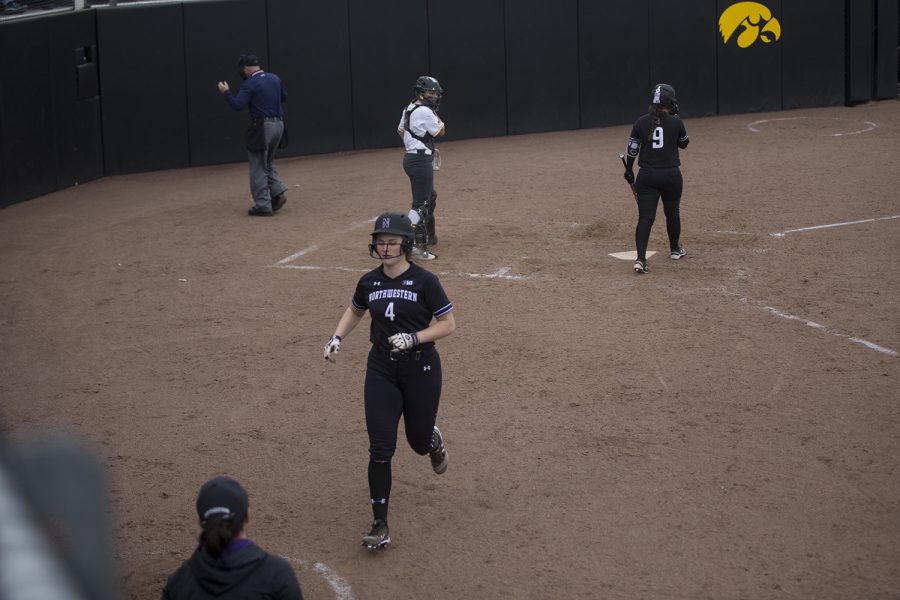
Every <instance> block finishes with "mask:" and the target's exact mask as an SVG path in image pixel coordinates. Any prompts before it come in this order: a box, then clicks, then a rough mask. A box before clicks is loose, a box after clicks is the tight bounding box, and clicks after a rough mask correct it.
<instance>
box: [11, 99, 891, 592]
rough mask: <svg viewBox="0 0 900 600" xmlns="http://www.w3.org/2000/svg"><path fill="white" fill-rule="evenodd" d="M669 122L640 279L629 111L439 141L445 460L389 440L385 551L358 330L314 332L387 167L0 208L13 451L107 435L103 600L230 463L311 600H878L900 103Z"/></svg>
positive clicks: (347, 267) (239, 169)
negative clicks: (571, 124)
mask: <svg viewBox="0 0 900 600" xmlns="http://www.w3.org/2000/svg"><path fill="white" fill-rule="evenodd" d="M636 116H637V115H636ZM448 126H449V127H452V123H450V124H448ZM686 127H687V130H688V133H689V134H690V137H691V144H690V147H689V148H688V149H687V150H686V151H683V152H682V161H683V166H682V171H683V174H684V179H685V191H684V197H683V201H682V219H683V237H682V240H683V243H684V245H685V247H686V249H687V253H688V254H687V256H686V257H685V258H684V259H683V260H681V261H677V262H676V261H671V260H669V258H668V255H667V254H666V253H665V250H666V249H667V247H668V245H667V241H666V237H665V221H664V218H663V216H662V208H661V207H660V210H659V214H658V216H657V221H656V224H655V226H654V228H653V234H652V237H651V243H650V249H651V250H657V251H661V252H662V253H661V254H657V255H656V256H654V257H653V258H651V259H650V266H651V272H650V273H649V274H647V275H642V276H638V275H635V274H634V273H633V272H632V270H631V262H630V261H623V260H618V259H615V258H612V257H611V256H609V255H610V253H614V252H623V251H628V250H633V249H634V226H635V222H636V219H637V210H636V207H635V205H634V201H633V199H632V197H631V194H630V192H629V191H628V188H627V186H626V184H625V182H624V181H623V180H622V168H621V163H620V162H619V159H618V154H619V153H620V152H622V151H623V149H624V147H625V144H626V141H627V138H628V133H629V131H630V127H624V126H623V127H611V128H605V129H593V130H581V131H571V132H558V133H547V134H539V135H523V136H514V137H504V138H496V139H481V140H467V141H458V142H448V143H445V144H443V145H442V146H441V149H442V156H443V167H442V169H441V171H440V172H438V173H437V174H436V184H435V185H436V189H437V190H438V193H439V194H440V197H439V200H438V209H437V215H438V221H437V226H438V235H439V237H440V245H439V246H437V248H436V249H435V251H436V252H437V254H438V256H439V258H438V260H436V261H434V262H431V263H428V264H427V265H426V268H429V269H431V270H433V271H435V272H437V273H439V274H440V276H441V280H442V282H443V284H444V287H445V289H446V291H447V293H448V295H449V297H450V299H451V300H452V302H453V303H454V306H455V315H456V320H457V324H458V329H457V331H456V333H454V335H452V336H450V337H448V338H446V339H444V340H442V341H440V342H439V343H438V347H439V349H440V351H441V356H442V359H443V364H444V390H443V396H442V401H441V410H440V415H439V419H438V423H439V425H440V426H441V428H442V430H443V432H444V434H445V439H446V442H447V446H448V448H449V451H450V468H449V470H448V471H447V473H446V474H445V475H443V476H436V475H434V474H433V473H432V472H431V469H430V465H429V462H428V459H427V458H423V457H419V456H417V455H415V454H414V453H413V452H412V451H411V450H410V449H409V448H407V447H406V446H402V445H401V446H400V447H399V448H398V452H397V456H396V457H395V459H394V465H393V472H394V485H393V492H392V498H391V500H392V501H391V519H390V522H391V536H392V538H393V543H392V545H391V546H390V548H389V549H387V550H386V551H383V552H379V553H370V552H368V551H365V550H364V549H363V548H362V547H361V546H360V538H361V536H362V534H363V533H364V532H365V531H366V530H367V529H368V526H369V524H370V519H371V512H370V508H369V502H368V488H367V482H366V464H367V460H368V459H367V438H366V431H365V423H364V419H363V407H362V382H363V376H364V371H365V356H366V352H367V351H368V347H369V344H368V342H367V338H368V336H367V334H366V332H367V329H368V327H367V325H368V318H366V319H365V320H364V322H363V323H362V324H361V326H360V328H358V329H357V331H356V332H354V333H353V335H351V336H348V338H347V339H346V340H345V341H344V347H343V349H342V351H341V354H340V356H339V358H338V362H337V363H336V364H330V363H327V362H326V361H324V360H323V359H322V353H321V348H322V345H323V344H324V343H325V341H326V340H327V339H328V337H329V336H330V335H331V333H332V332H333V330H334V327H335V324H336V323H337V320H338V318H339V317H340V315H341V312H342V311H343V310H344V308H345V307H346V306H347V304H348V303H349V300H350V296H351V294H352V291H353V289H354V286H355V284H356V281H357V279H358V277H359V276H360V275H361V274H362V273H363V272H365V271H366V270H368V269H371V268H373V267H374V266H376V263H375V261H374V260H372V259H371V258H369V257H368V256H367V253H366V244H367V243H368V233H369V230H370V228H371V220H372V219H373V218H374V217H375V215H377V214H378V213H380V212H382V211H384V210H404V211H405V210H407V209H408V207H409V186H408V180H407V178H406V176H405V175H404V173H403V170H402V167H401V158H402V156H401V150H399V149H388V150H380V151H371V152H356V153H345V154H337V155H328V156H310V157H303V158H294V159H284V160H280V161H279V162H278V166H279V169H280V171H281V174H282V177H283V179H284V180H285V182H286V183H287V184H288V185H289V186H290V191H289V194H288V203H287V205H286V206H285V207H284V209H283V210H282V211H281V212H280V213H279V214H278V215H276V216H275V217H274V218H271V219H260V218H250V217H248V216H247V215H246V209H247V208H248V207H249V199H248V198H249V194H248V192H247V167H246V165H245V164H233V165H223V166H216V167H206V168H195V169H190V170H177V171H168V172H156V173H144V174H137V175H129V176H119V177H107V178H104V179H102V180H99V181H94V182H91V183H88V184H85V185H80V186H77V187H74V188H71V189H67V190H64V191H60V192H58V193H54V194H51V195H48V196H45V197H42V198H38V199H35V200H32V201H29V202H25V203H21V204H17V205H14V206H11V207H8V208H6V209H4V210H2V211H0V252H2V258H3V260H2V261H0V290H2V294H3V303H2V319H0V338H2V342H0V354H2V358H0V375H2V377H0V407H2V408H0V419H2V421H3V426H2V427H3V432H4V433H5V434H6V435H7V436H9V437H13V438H15V436H17V435H31V436H34V435H40V432H42V431H46V430H52V429H57V428H64V429H69V430H74V431H76V432H78V433H79V434H80V435H82V436H83V437H84V438H86V439H87V440H88V441H89V442H90V443H91V444H92V446H93V447H95V448H96V451H97V455H98V457H99V459H100V461H101V462H102V464H103V465H104V466H105V468H106V470H107V473H108V475H109V481H110V488H111V490H110V494H109V495H110V504H111V506H112V513H111V514H112V520H113V527H114V531H115V536H116V544H117V546H116V554H117V555H118V557H119V561H120V562H119V565H118V567H119V570H120V571H121V573H122V577H123V588H124V595H125V596H126V597H128V598H141V599H143V598H158V597H159V593H160V590H161V587H162V585H163V583H164V581H165V578H166V576H167V574H168V573H170V572H171V571H173V570H174V569H175V568H176V567H177V566H178V564H179V563H180V562H181V560H183V559H184V558H186V557H187V556H188V555H189V554H190V552H191V551H192V549H193V547H194V544H195V540H196V534H197V527H196V515H195V513H194V508H193V506H194V500H195V497H196V493H197V490H198V488H199V486H200V484H201V483H202V482H203V481H205V480H206V479H208V478H210V477H212V476H214V475H216V474H220V473H228V474H230V475H232V476H234V477H235V478H237V479H238V480H239V481H241V482H242V483H244V484H245V486H246V487H247V488H248V490H249V491H250V495H251V522H250V526H249V530H248V531H249V533H250V536H251V537H252V538H253V539H254V540H255V541H257V542H258V543H259V544H260V545H262V546H263V547H264V548H266V549H268V550H270V551H272V552H276V553H278V554H281V555H283V556H285V557H287V558H288V560H290V561H291V563H292V565H293V566H294V567H295V569H296V571H297V574H298V576H299V578H300V581H301V584H302V586H303V588H304V592H305V596H306V597H307V598H308V599H318V598H329V599H331V598H339V599H342V600H347V599H358V600H374V599H387V598H390V599H400V600H405V599H413V598H422V597H428V598H533V599H536V598H613V599H615V598H623V599H624V598H648V599H651V598H692V599H693V598H709V599H716V600H727V599H742V598H753V599H766V598H817V599H819V600H824V599H832V598H833V599H838V598H841V599H845V598H867V599H878V598H898V590H900V518H898V515H900V451H898V449H900V443H898V442H900V403H898V399H900V394H898V388H900V356H898V355H897V352H898V351H900V310H898V309H900V300H898V299H900V261H898V260H897V257H898V256H900V218H898V216H900V194H898V188H900V159H898V157H900V153H898V151H897V142H898V140H900V103H898V102H896V101H883V102H878V103H871V104H866V105H861V106H856V107H852V108H851V107H835V108H824V109H808V110H798V111H791V112H780V113H767V114H765V113H764V114H754V115H735V116H722V117H714V118H705V119H687V120H686ZM857 221H862V222H859V223H854V222H857ZM848 223H854V224H848ZM819 225H834V226H832V227H823V228H819V229H808V228H811V227H815V226H819ZM791 230H801V231H791ZM785 232H787V233H785ZM779 233H781V234H783V235H780V236H777V235H772V234H779ZM402 439H403V438H402V436H401V440H402Z"/></svg>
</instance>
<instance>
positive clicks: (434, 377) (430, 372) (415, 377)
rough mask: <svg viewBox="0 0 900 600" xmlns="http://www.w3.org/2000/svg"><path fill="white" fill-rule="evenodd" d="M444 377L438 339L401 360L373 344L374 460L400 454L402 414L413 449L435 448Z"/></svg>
mask: <svg viewBox="0 0 900 600" xmlns="http://www.w3.org/2000/svg"><path fill="white" fill-rule="evenodd" d="M441 378H442V373H441V357H440V356H439V355H438V352H437V349H436V348H435V347H434V344H427V345H425V346H422V347H420V348H416V349H414V350H413V351H412V352H410V353H408V354H405V355H403V356H401V357H399V359H398V360H392V359H391V358H389V357H388V356H387V355H386V354H385V353H384V351H383V350H381V349H379V348H377V347H375V346H372V350H371V351H370V352H369V358H368V362H367V369H366V382H365V386H364V396H365V405H366V428H367V429H368V431H369V454H370V456H371V458H372V459H373V460H376V461H380V462H387V461H390V460H391V458H392V457H393V456H394V452H395V451H396V449H397V427H398V425H399V422H400V416H401V415H403V425H404V427H405V429H406V441H407V442H408V443H409V446H410V448H412V449H413V451H414V452H415V453H416V454H423V455H424V454H428V452H430V451H431V441H432V433H433V431H434V423H435V420H436V419H437V411H438V404H439V402H440V399H441Z"/></svg>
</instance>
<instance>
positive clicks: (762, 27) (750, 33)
mask: <svg viewBox="0 0 900 600" xmlns="http://www.w3.org/2000/svg"><path fill="white" fill-rule="evenodd" d="M740 27H743V31H741V32H740V33H739V34H738V36H737V45H738V46H739V47H741V48H747V47H749V46H752V45H753V44H754V43H755V42H756V40H760V41H762V43H764V44H770V43H772V42H774V41H776V40H777V39H779V38H780V37H781V23H779V22H778V19H776V18H775V17H774V16H772V11H771V10H769V9H768V8H767V7H765V6H763V5H762V4H760V3H759V2H738V3H737V4H732V5H731V6H729V7H728V8H726V9H725V10H724V11H723V12H722V16H720V17H719V32H720V33H721V34H722V39H723V40H724V41H725V43H726V44H727V43H728V40H729V39H731V36H732V35H733V34H734V33H735V32H736V31H737V30H738V28H740Z"/></svg>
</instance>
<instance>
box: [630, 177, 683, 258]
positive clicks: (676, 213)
mask: <svg viewBox="0 0 900 600" xmlns="http://www.w3.org/2000/svg"><path fill="white" fill-rule="evenodd" d="M683 187H684V181H683V180H682V178H681V169H679V168H678V167H670V168H668V169H647V168H642V169H641V170H640V171H639V172H638V176H637V179H636V180H635V182H634V191H635V192H636V193H637V204H638V223H637V227H636V228H635V231H634V242H635V245H636V246H637V257H638V258H639V259H641V260H646V259H647V244H648V243H649V242H650V230H651V229H652V228H653V221H655V220H656V209H657V207H658V206H659V199H660V198H662V203H663V212H665V214H666V233H668V234H669V248H670V249H671V250H675V249H676V248H678V247H679V241H680V238H681V211H680V209H679V207H680V205H681V190H682V188H683Z"/></svg>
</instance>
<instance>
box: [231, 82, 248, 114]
mask: <svg viewBox="0 0 900 600" xmlns="http://www.w3.org/2000/svg"><path fill="white" fill-rule="evenodd" d="M250 81H251V80H250V79H248V80H247V81H245V82H244V85H242V86H241V89H239V90H238V93H237V96H235V95H233V94H232V93H231V92H230V91H228V92H225V100H226V101H227V102H228V104H230V105H231V108H233V109H234V110H241V109H242V108H244V107H245V106H247V105H248V104H250V97H251V96H253V90H252V89H250Z"/></svg>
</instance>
